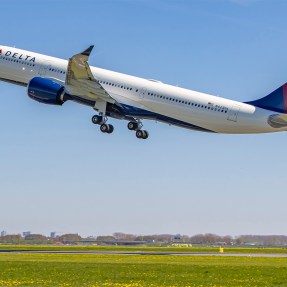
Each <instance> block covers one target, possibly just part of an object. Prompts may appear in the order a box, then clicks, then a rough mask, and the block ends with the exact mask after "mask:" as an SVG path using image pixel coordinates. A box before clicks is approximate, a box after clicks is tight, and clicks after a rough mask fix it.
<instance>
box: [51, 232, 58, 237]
mask: <svg viewBox="0 0 287 287" xmlns="http://www.w3.org/2000/svg"><path fill="white" fill-rule="evenodd" d="M50 237H51V238H57V237H60V234H59V232H55V231H53V232H51V233H50Z"/></svg>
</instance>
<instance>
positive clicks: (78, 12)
mask: <svg viewBox="0 0 287 287" xmlns="http://www.w3.org/2000/svg"><path fill="white" fill-rule="evenodd" d="M286 11H287V1H283V0H282V1H279V0H278V1H274V0H272V1H271V0H270V1H259V0H258V1H256V0H253V1H252V0H224V1H223V0H217V1H215V0H209V1H204V0H200V1H199V0H198V1H179V0H177V1H166V0H164V1H163V0H157V1H149V0H145V1H128V0H126V1H124V0H122V1H121V0H118V1H83V0H81V1H71V0H69V1H68V0H67V1H65V0H62V1H52V0H51V1H44V0H43V1H39V0H37V1H28V0H26V1H23V0H21V1H13V0H0V19H1V29H0V44H2V45H7V46H16V47H19V48H22V49H26V50H30V51H35V52H39V53H43V54H48V55H51V56H57V57H61V58H65V59H67V58H69V57H70V56H72V55H73V54H75V53H78V52H80V51H82V50H83V49H85V48H87V47H88V46H89V45H90V44H94V45H95V49H94V51H93V54H92V55H91V58H90V64H91V65H93V66H98V67H101V68H106V69H110V70H115V71H119V72H122V73H126V74H131V75H135V76H139V77H143V78H152V79H158V80H161V81H163V82H165V83H169V84H173V85H179V86H181V87H185V88H189V89H194V90H198V91H201V92H206V93H210V94H214V95H218V96H222V97H226V98H231V99H234V100H238V101H247V100H254V99H257V98H260V97H263V96H265V95H267V94H268V93H270V92H271V91H273V90H274V89H276V88H277V87H279V86H281V85H282V84H283V83H285V81H286V80H287V16H286ZM0 97H1V105H0V131H1V134H0V192H1V197H0V200H1V201H0V202H1V205H0V230H7V231H8V232H9V233H18V232H22V231H26V230H30V231H32V232H33V233H43V234H48V233H49V232H51V231H57V232H60V233H67V232H78V233H80V234H81V235H99V234H111V233H113V232H116V231H121V232H127V233H134V234H151V233H181V234H187V235H193V234H197V233H206V232H213V233H217V234H220V235H225V234H230V235H240V234H250V233H252V234H285V235H286V234H287V223H286V218H287V208H286V205H287V188H286V186H285V181H286V172H285V170H286V162H287V152H286V150H287V135H286V134H285V133H278V134H266V135H217V134H208V133H200V132H193V131H189V130H186V129H181V128H176V127H171V126H168V125H165V124H161V123H155V122H148V121H145V122H144V127H145V129H147V130H148V131H149V132H150V138H149V139H148V140H146V141H144V140H138V139H137V138H136V137H135V135H134V133H133V132H130V131H129V130H128V129H127V128H126V124H127V123H126V122H125V121H116V120H113V119H111V120H110V122H111V123H112V124H114V126H115V132H114V133H113V134H112V135H107V134H102V133H101V132H100V131H99V128H98V127H97V126H94V125H93V124H92V123H91V120H90V119H91V116H92V115H93V114H94V112H93V110H92V109H90V108H88V107H85V106H81V105H77V104H75V103H72V102H68V103H66V104H65V105H63V106H62V107H53V106H47V105H41V104H39V103H37V102H34V101H32V100H30V99H29V98H28V97H27V95H26V90H25V88H22V87H17V86H13V85H10V84H7V83H2V82H1V83H0Z"/></svg>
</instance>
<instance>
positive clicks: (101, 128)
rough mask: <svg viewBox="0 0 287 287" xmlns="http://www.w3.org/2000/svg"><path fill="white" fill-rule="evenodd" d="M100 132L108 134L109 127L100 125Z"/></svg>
mask: <svg viewBox="0 0 287 287" xmlns="http://www.w3.org/2000/svg"><path fill="white" fill-rule="evenodd" d="M100 130H101V132H102V133H108V131H109V125H107V124H102V125H101V127H100Z"/></svg>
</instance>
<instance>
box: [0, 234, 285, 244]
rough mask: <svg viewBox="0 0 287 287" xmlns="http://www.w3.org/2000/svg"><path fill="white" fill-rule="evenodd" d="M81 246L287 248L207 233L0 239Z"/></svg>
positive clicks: (272, 240)
mask: <svg viewBox="0 0 287 287" xmlns="http://www.w3.org/2000/svg"><path fill="white" fill-rule="evenodd" d="M84 242H86V243H87V242H97V243H104V244H109V243H110V244H115V243H121V242H129V243H132V242H134V243H143V244H144V243H149V244H151V243H152V244H169V243H178V242H180V243H190V244H205V245H212V244H220V245H256V246H287V236H286V235H240V236H236V237H232V236H230V235H225V236H220V235H217V234H212V233H206V234H197V235H193V236H188V235H181V234H176V235H174V234H153V235H134V234H128V233H122V232H116V233H113V235H108V236H106V235H99V236H97V237H88V238H82V237H81V236H80V235H79V234H63V235H61V236H57V237H47V236H44V235H42V234H29V235H27V236H25V237H23V236H21V235H20V234H8V235H4V236H0V243H14V244H79V243H84Z"/></svg>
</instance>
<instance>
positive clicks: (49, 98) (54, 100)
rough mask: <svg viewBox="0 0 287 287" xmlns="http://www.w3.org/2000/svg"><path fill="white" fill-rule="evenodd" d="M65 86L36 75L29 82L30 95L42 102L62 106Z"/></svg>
mask: <svg viewBox="0 0 287 287" xmlns="http://www.w3.org/2000/svg"><path fill="white" fill-rule="evenodd" d="M64 92H65V87H64V86H62V85H60V84H58V83H55V82H53V81H52V80H49V79H45V78H40V77H35V78H33V79H32V80H31V81H30V82H29V84H28V96H29V97H30V98H31V99H33V100H35V101H38V102H40V103H44V104H48V105H57V106H61V105H62V104H63V103H64V102H65V101H64V99H63V95H64Z"/></svg>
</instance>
